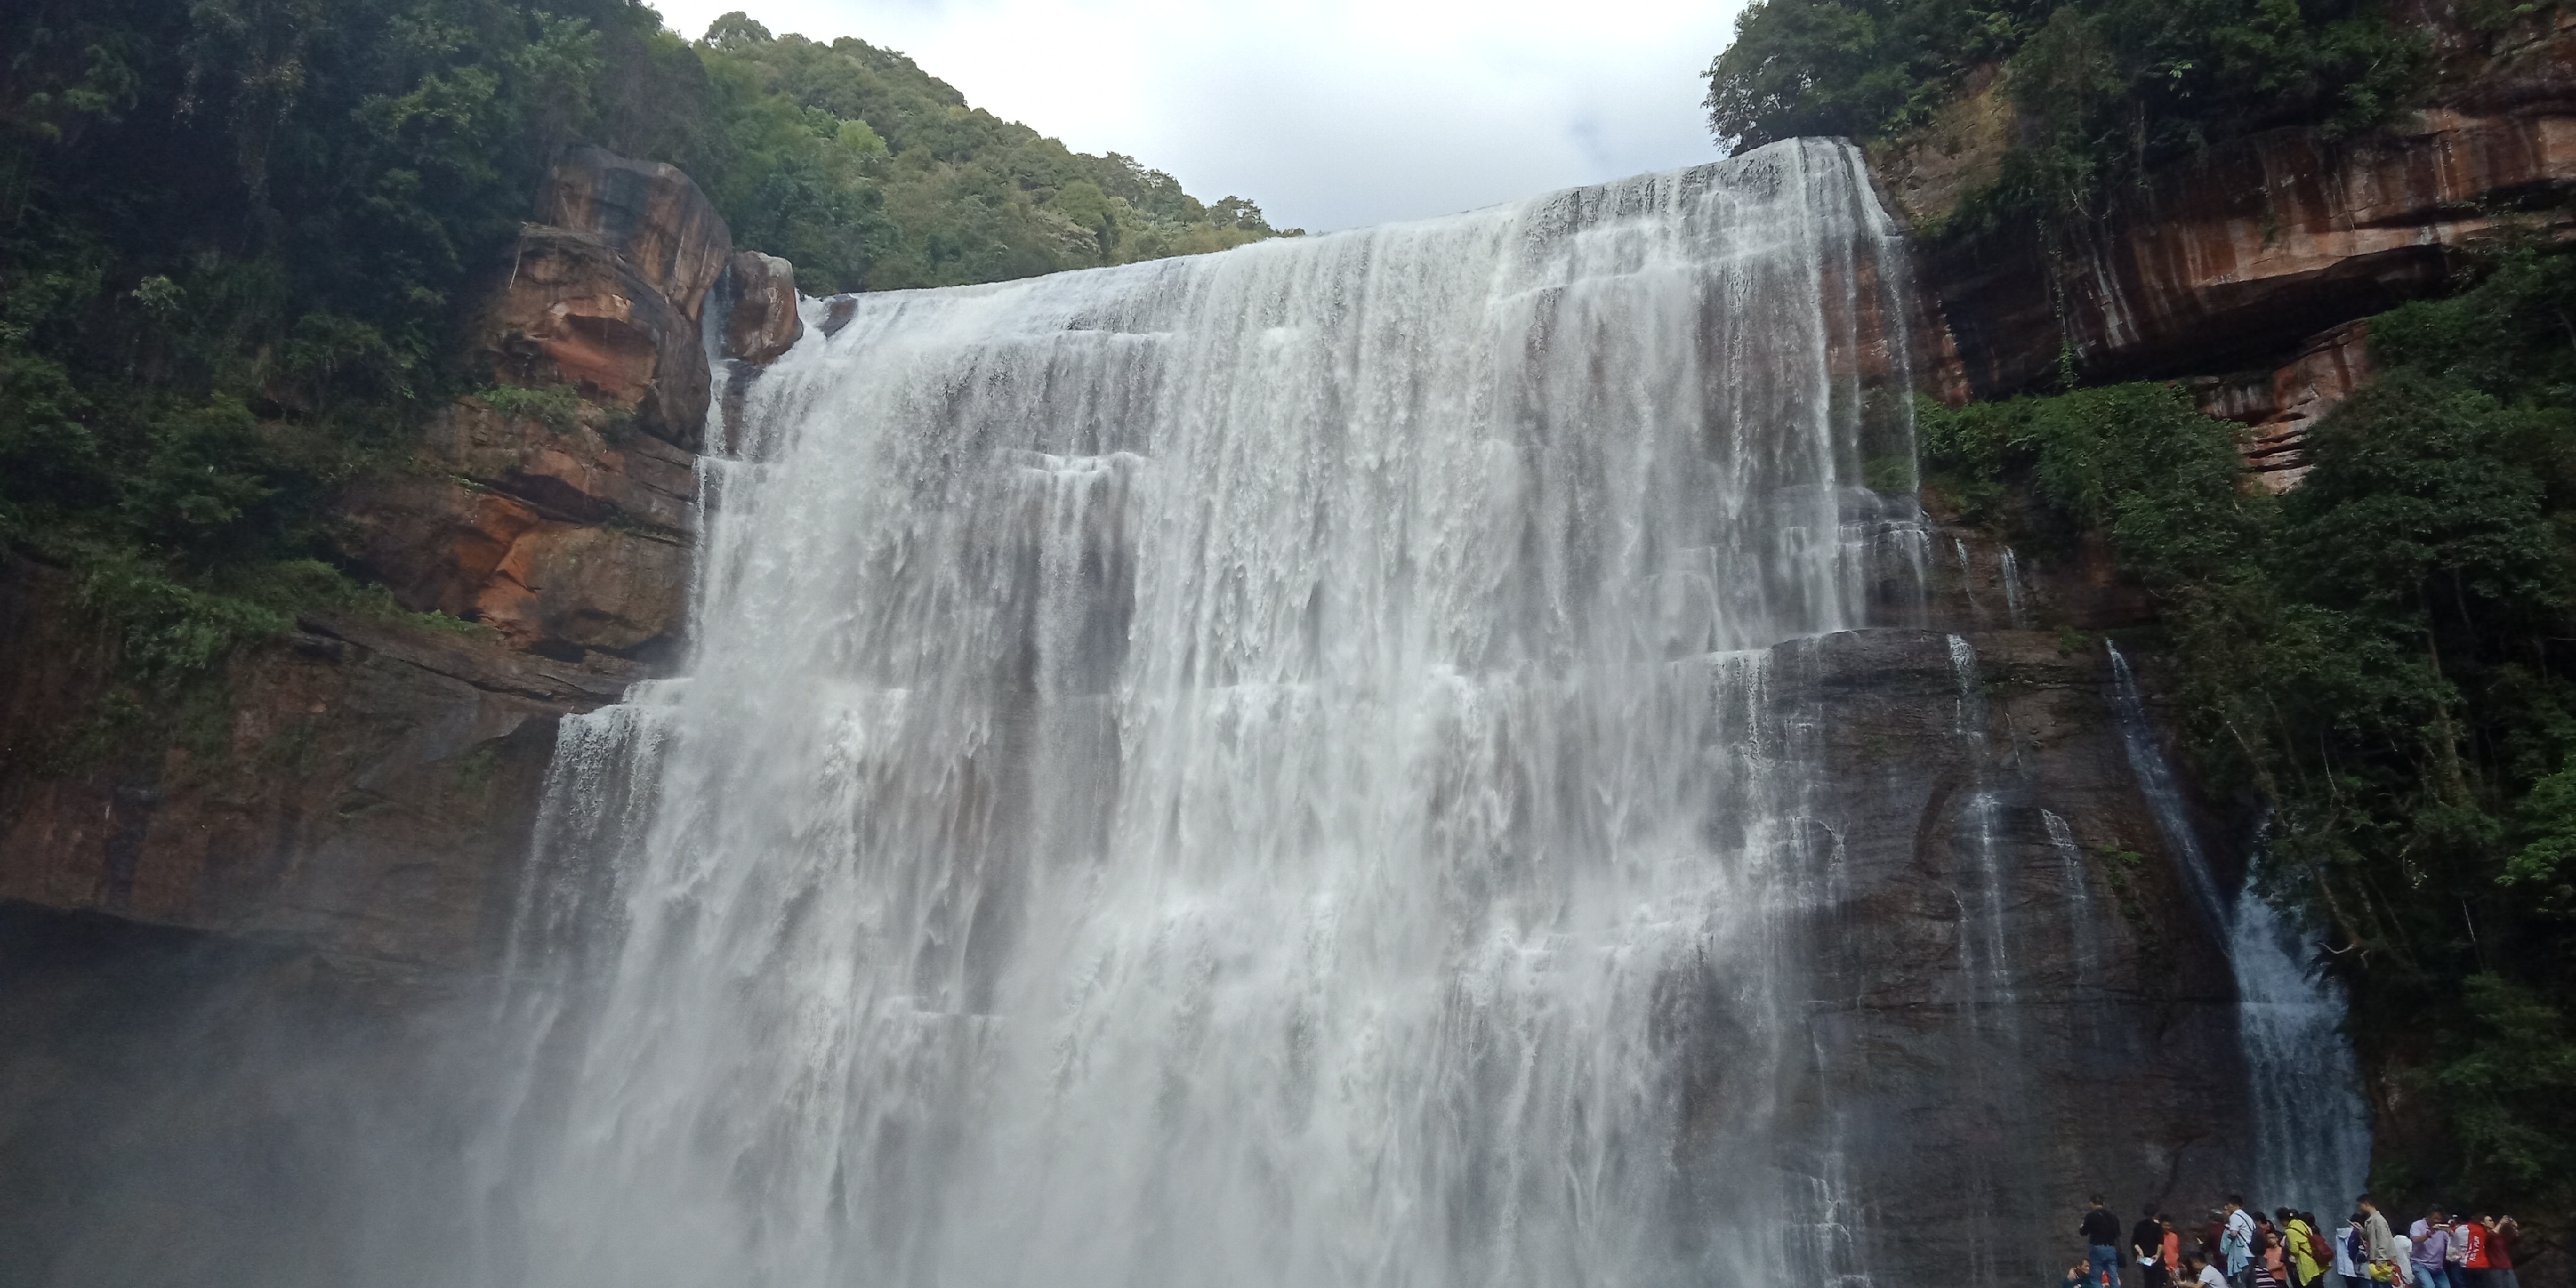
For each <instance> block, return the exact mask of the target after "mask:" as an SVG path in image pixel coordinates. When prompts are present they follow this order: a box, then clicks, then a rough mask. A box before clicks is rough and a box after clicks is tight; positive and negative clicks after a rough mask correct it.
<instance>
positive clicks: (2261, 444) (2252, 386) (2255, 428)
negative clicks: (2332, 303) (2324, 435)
mask: <svg viewBox="0 0 2576 1288" xmlns="http://www.w3.org/2000/svg"><path fill="white" fill-rule="evenodd" d="M2371 374H2372V370H2371V365H2370V323H2369V321H2368V320H2367V319H2364V320H2362V321H2357V322H2347V323H2345V324H2344V325H2342V326H2339V327H2336V328H2334V329H2333V330H2331V331H2328V332H2326V333H2325V334H2323V335H2320V336H2317V337H2315V338H2313V339H2311V340H2309V341H2308V343H2307V344H2306V345H2305V346H2304V347H2302V348H2301V350H2300V351H2299V356H2298V357H2296V358H2293V359H2291V360H2290V361H2289V363H2287V364H2286V365H2284V366H2281V367H2279V368H2277V369H2275V370H2272V371H2268V372H2262V371H2258V372H2252V373H2249V374H2246V375H2240V376H2217V377H2205V378H2202V379H2199V380H2194V381H2191V382H2190V383H2189V388H2190V389H2191V393H2192V399H2193V401H2194V402H2196V403H2198V404H2199V406H2200V409H2201V410H2202V411H2204V412H2207V413H2209V414H2210V415H2212V416H2217V417H2219V418H2221V419H2224V420H2233V421H2237V422H2240V423H2242V424H2244V425H2245V426H2246V427H2247V428H2248V431H2249V432H2248V433H2247V434H2246V436H2245V439H2244V441H2243V443H2242V444H2241V447H2242V450H2243V451H2244V453H2245V463H2246V466H2247V468H2248V469H2250V470H2252V471H2253V476H2254V481H2255V483H2256V484H2257V485H2258V486H2260V487H2262V488H2264V489H2265V490H2267V491H2271V492H2286V491H2288V490H2290V489H2291V488H2294V487H2296V486H2298V484H2299V480H2300V479H2303V478H2306V477H2307V474H2308V468H2309V467H2308V465H2307V464H2306V458H2305V454H2304V453H2305V449H2306V446H2307V441H2308V431H2309V430H2310V429H2311V428H2314V427H2315V425H2316V423H2317V422H2318V421H2320V420H2323V419H2325V415H2326V413H2327V412H2330V411H2333V410H2334V409H2335V408H2336V407H2337V406H2338V405H2340V404H2341V403H2342V402H2343V400H2344V399H2345V398H2348V397H2350V396H2351V395H2352V391H2353V390H2355V389H2358V388H2360V387H2361V386H2363V385H2365V384H2368V383H2369V382H2370V378H2371Z"/></svg>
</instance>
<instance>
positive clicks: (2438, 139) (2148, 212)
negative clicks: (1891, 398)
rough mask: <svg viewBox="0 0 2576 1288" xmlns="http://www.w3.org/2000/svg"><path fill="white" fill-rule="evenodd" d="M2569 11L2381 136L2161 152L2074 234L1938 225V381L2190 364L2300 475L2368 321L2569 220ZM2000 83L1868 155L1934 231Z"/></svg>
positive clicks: (1968, 392)
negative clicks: (1941, 374)
mask: <svg viewBox="0 0 2576 1288" xmlns="http://www.w3.org/2000/svg"><path fill="white" fill-rule="evenodd" d="M2557 21H2558V24H2559V25H2558V26H2557V28H2556V29H2555V30H2552V31H2549V32H2546V33H2543V34H2540V35H2538V36H2536V37H2534V38H2532V39H2530V40H2528V41H2526V42H2525V43H2523V44H2520V45H2517V46H2513V47H2510V48H2507V49H2505V50H2504V51H2502V52H2501V53H2499V54H2497V55H2495V56H2493V57H2492V58H2489V59H2485V60H2482V61H2481V62H2480V63H2479V64H2478V65H2477V66H2476V67H2475V68H2474V69H2473V70H2472V71H2470V72H2467V73H2463V74H2461V75H2460V76H2459V77H2458V78H2457V79H2456V80H2455V81H2454V82H2453V87H2452V88H2451V89H2450V90H2449V91H2447V92H2446V93H2445V94H2444V95H2443V96H2442V97H2441V98H2440V99H2439V100H2438V101H2437V102H2435V103H2434V104H2433V105H2432V106H2431V107H2429V108H2427V109H2426V110H2424V111H2421V112H2418V113H2415V114H2414V115H2413V116H2411V117H2410V118H2408V119H2407V120H2405V121H2402V122H2400V123H2399V124H2397V125H2396V126H2394V127H2392V128H2390V129H2388V130H2385V131H2382V132H2381V133H2379V134H2376V135H2373V136H2370V137H2366V138H2356V139H2349V140H2342V141H2336V140H2331V139H2328V138H2325V137H2323V136H2321V135H2320V134H2318V133H2317V132H2316V131H2313V130H2308V129H2282V130H2274V131H2270V132H2267V133H2262V134H2257V135H2253V136H2250V137H2247V138H2243V139H2239V140H2236V141H2233V142H2231V143H2227V144H2223V145H2221V146H2219V147H2216V148H2213V149H2211V150H2210V152H2209V154H2208V155H2207V156H2206V157H2203V158H2201V159H2199V160H2196V161H2188V162H2181V163H2177V164H2174V165H2171V166H2168V167H2166V168H2165V169H2163V170H2161V171H2159V172H2157V173H2155V174H2154V175H2152V176H2151V177H2150V178H2149V180H2148V183H2147V186H2146V188H2145V189H2144V190H2143V191H2141V192H2139V193H2137V194H2136V195H2135V196H2134V197H2133V198H2132V199H2130V200H2128V201H2126V202H2125V203H2123V205H2122V206H2121V208H2120V209H2119V210H2118V211H2117V213H2115V214H2114V215H2113V216H2112V217H2110V218H2109V219H2108V220H2106V221H2105V222H2103V223H2102V224H2101V225H2099V226H2096V227H2092V228H2089V229H2086V230H2084V232H2083V233H2082V235H2080V236H2078V237H2076V238H2073V239H2072V241H2071V243H2070V244H2068V245H2061V246H2050V245H2046V244H2043V243H2042V242H2041V241H2040V240H2039V239H2038V238H2036V237H2035V236H2033V235H2032V234H2031V233H2030V232H2029V230H2027V229H2022V228H2009V229H2002V230H1997V231H1993V232H1987V233H1981V234H1977V235H1972V236H1944V237H1935V238H1933V239H1931V240H1930V241H1929V242H1928V243H1927V244H1926V245H1925V246H1924V247H1923V248H1922V250H1921V253H1920V255H1919V263H1918V269H1917V271H1918V272H1919V273H1920V275H1921V277H1922V280H1923V283H1924V286H1925V289H1926V293H1927V295H1928V296H1929V297H1930V302H1931V311H1932V313H1933V315H1934V319H1935V324H1934V329H1935V336H1934V341H1933V343H1934V346H1935V349H1936V351H1937V352H1938V356H1939V358H1940V360H1941V364H1942V366H1943V368H1944V369H1945V379H1944V381H1943V382H1942V383H1943V386H1944V389H1945V394H1946V396H1948V397H1950V398H1953V399H1960V398H1967V397H1976V398H1996V397H2005V396H2009V395H2012V394H2015V393H2021V392H2025V391H2028V390H2032V389H2035V388H2048V387H2052V385H2053V382H2054V380H2055V378H2056V374H2057V369H2058V365H2059V363H2060V361H2061V355H2064V356H2071V357H2072V359H2073V360H2074V362H2075V365H2076V366H2077V368H2078V369H2079V370H2080V371H2081V372H2082V373H2083V375H2084V376H2085V378H2087V379H2088V380H2113V379H2159V380H2162V379H2183V380H2186V381H2188V382H2189V383H2191V384H2192V385H2193V387H2194V388H2195V390H2196V391H2197V392H2198V393H2199V395H2200V397H2201V401H2202V405H2203V407H2204V408H2205V409H2206V410H2209V411H2210V412H2212V413H2213V414H2216V415H2221V416H2226V417H2229V418H2232V419H2238V420H2242V421H2244V422H2245V423H2247V424H2248V425H2251V426H2255V427H2256V428H2257V430H2258V432H2257V434H2256V435H2255V436H2254V441H2253V443H2252V445H2251V446H2250V447H2249V455H2250V456H2251V457H2252V458H2253V460H2254V462H2255V464H2256V465H2257V467H2258V468H2259V469H2260V470H2261V471H2262V473H2263V475H2264V478H2265V480H2266V481H2267V482H2268V483H2270V484H2271V485H2272V486H2275V487H2281V486H2288V485H2290V484H2292V483H2294V482H2295V481H2296V479H2297V477H2298V475H2299V473H2300V470H2299V467H2298V465H2297V460H2296V446H2297V441H2298V438H2299V436H2300V435H2301V434H2303V433H2304V432H2305V429H2306V426H2307V425H2308V424H2309V423H2311V422H2313V421H2314V420H2315V419H2316V418H2317V417H2318V416H2320V415H2322V414H2323V413H2324V411H2325V410H2327V409H2328V408H2330V407H2331V406H2332V405H2333V403H2334V402H2335V401H2337V400H2339V399H2340V398H2341V396H2342V394H2343V393H2345V392H2348V391H2349V389H2350V388H2351V387H2352V384H2353V382H2354V381H2356V380H2358V379H2366V378H2367V374H2368V358H2367V337H2366V335H2365V334H2363V333H2362V332H2361V331H2359V330H2358V329H2355V328H2354V327H2353V326H2352V324H2353V323H2354V322H2356V321H2357V320H2358V319H2361V318H2364V317H2367V316H2369V315H2371V314H2374V313H2378V312H2382V311H2385V310H2386V309H2388V308H2390V307H2392V306H2394V305H2396V304H2398V303H2401V302H2403V301H2405V300H2408V299H2412V298H2417V297H2421V296H2425V295H2431V294H2435V293H2437V292H2439V291H2441V290H2443V289H2445V288H2446V287H2447V286H2448V285H2449V283H2450V282H2451V281H2452V280H2453V278H2454V275H2455V274H2456V273H2457V272H2458V271H2459V270H2460V269H2461V268H2462V267H2463V266H2464V261H2463V260H2462V258H2461V254H2460V252H2461V251H2462V250H2463V249H2464V248H2468V247H2474V246H2476V245H2478V244H2480V243H2482V242H2485V241H2488V240H2490V239H2492V238H2494V237H2496V236H2497V235H2499V233H2501V232H2502V231H2503V230H2504V229H2505V227H2506V225H2507V224H2508V222H2510V223H2511V224H2513V225H2515V226H2516V227H2518V228H2520V229H2523V230H2525V231H2526V232H2527V234H2529V235H2538V236H2543V237H2549V238H2564V237H2566V236H2569V235H2570V234H2571V233H2576V224H2571V223H2570V222H2569V220H2568V218H2567V216H2566V214H2565V212H2564V211H2563V210H2562V209H2558V208H2557V207H2556V206H2555V205H2552V204H2544V203H2546V202H2548V201H2549V199H2551V198H2555V197H2563V196H2564V195H2565V194H2566V193H2567V192H2568V191H2569V190H2570V188H2571V187H2576V17H2570V16H2567V15H2561V16H2560V17H2559V18H2558V20H2557ZM1994 97H1995V96H1994V93H1993V91H1992V90H1991V89H1987V90H1984V91H1983V92H1981V93H1979V94H1977V95H1973V96H1972V97H1971V98H1969V99H1968V100H1966V101H1965V102H1964V103H1962V104H1961V105H1958V106H1955V107H1953V108H1952V109H1950V110H1949V111H1948V112H1946V113H1944V114H1943V115H1942V117H1941V118H1940V120H1939V121H1936V123H1935V125H1934V126H1933V127H1932V128H1931V129H1929V130H1927V131H1925V132H1924V134H1923V135H1922V136H1921V137H1919V138H1918V139H1916V140H1914V141H1912V142H1911V144H1910V145H1909V146H1906V147H1900V148H1889V149H1883V150H1881V151H1880V152H1879V153H1878V154H1877V155H1875V156H1874V157H1873V162H1874V165H1875V168H1876V170H1877V172H1878V175H1879V178H1880V182H1881V185H1882V189H1883V191H1884V192H1885V194H1886V196H1887V198H1888V200H1889V203H1890V205H1891V206H1892V207H1894V208H1896V209H1897V210H1898V211H1899V212H1900V213H1901V214H1902V215H1903V216H1905V217H1906V218H1908V219H1910V220H1912V221H1913V222H1915V223H1916V224H1917V225H1918V226H1935V225H1938V224H1939V223H1940V221H1942V220H1944V219H1946V218H1947V217H1948V216H1949V215H1950V213H1951V212H1952V211H1954V210H1955V209H1956V208H1957V205H1958V202H1959V199H1960V198H1961V196H1962V195H1963V194H1964V192H1965V191H1966V190H1967V189H1968V188H1969V187H1972V186H1974V182H1975V181H1976V180H1977V179H1978V178H1979V177H1980V176H1985V177H1991V174H1992V173H1993V171H1994V169H1995V163H1996V161H1997V160H1998V159H1999V157H2000V153H2001V149H2002V148H2003V147H2004V146H2005V145H2006V144H2007V143H2008V141H2009V139H2010V137H2011V130H2012V126H2011V121H2010V116H2009V111H2008V109H2005V108H2001V107H1999V106H1998V105H1996V104H1995V102H1994V101H1993V100H1994ZM2526 209H2527V210H2529V211H2530V213H2525V214H2517V213H2514V212H2516V211H2518V210H2526Z"/></svg>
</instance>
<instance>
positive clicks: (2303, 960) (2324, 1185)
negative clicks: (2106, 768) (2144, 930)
mask: <svg viewBox="0 0 2576 1288" xmlns="http://www.w3.org/2000/svg"><path fill="white" fill-rule="evenodd" d="M2108 647H2109V649H2110V653H2111V675H2112V684H2113V695H2112V696H2113V701H2114V704H2115V708H2116V710H2117V713H2118V716H2119V721H2120V737H2121V740H2122V743H2123V745H2124V747H2125V749H2126V750H2127V752H2128V757H2129V765H2130V768H2131V769H2132V770H2133V771H2134V772H2135V773H2136V774H2137V777H2138V783H2139V786H2140V788H2141V789H2142V790H2143V791H2144V792H2145V795H2146V797H2147V804H2148V806H2149V808H2150V809H2151V810H2152V812H2153V813H2154V815H2155V819H2156V827H2157V830H2158V831H2160V832H2161V833H2162V834H2163V835H2164V838H2165V844H2166V846H2167V847H2168V848H2169V849H2170V850H2171V851H2172V852H2173V854H2174V856H2175V858H2176V859H2177V860H2179V862H2180V863H2181V866H2182V869H2183V877H2184V880H2185V881H2186V882H2187V883H2188V884H2189V885H2190V887H2191V890H2192V894H2193V898H2194V900H2195V902H2196V903H2197V904H2198V905H2199V906H2200V909H2201V911H2202V913H2203V915H2205V916H2207V917H2209V918H2210V919H2211V922H2212V924H2213V926H2215V927H2217V928H2218V929H2220V930H2221V931H2223V933H2224V942H2225V943H2226V945H2227V959H2228V964H2229V966H2230V967H2231V968H2232V969H2233V970H2234V972H2235V976H2236V994H2237V1026H2238V1033H2239V1042H2240V1044H2241V1045H2242V1047H2243V1049H2244V1053H2245V1065H2246V1077H2247V1079H2248V1080H2249V1081H2250V1082H2251V1084H2252V1086H2251V1088H2250V1090H2251V1092H2252V1095H2251V1096H2250V1097H2249V1106H2250V1110H2251V1113H2252V1115H2253V1127H2254V1138H2253V1139H2252V1140H2251V1141H2247V1142H2244V1144H2243V1147H2242V1150H2241V1157H2242V1159H2243V1162H2244V1165H2245V1176H2246V1184H2247V1186H2248V1189H2247V1192H2246V1198H2247V1201H2248V1202H2250V1203H2253V1204H2254V1205H2256V1206H2257V1207H2259V1208H2261V1209H2263V1210H2264V1211H2267V1212H2268V1211H2270V1210H2271V1209H2272V1208H2275V1207H2281V1206H2288V1207H2290V1208H2292V1209H2294V1210H2297V1211H2303V1212H2315V1213H2316V1214H2318V1216H2320V1217H2322V1218H2325V1219H2327V1220H2333V1219H2334V1218H2333V1216H2332V1215H2331V1214H2332V1213H2335V1212H2337V1211H2339V1210H2342V1209H2345V1208H2347V1207H2348V1206H2349V1205H2350V1204H2351V1202H2352V1199H2353V1197H2354V1196H2355V1195H2358V1194H2360V1193H2361V1192H2362V1189H2363V1187H2364V1185H2365V1184H2366V1183H2367V1181H2368V1179H2369V1172H2370V1110H2369V1106H2368V1104H2367V1103H2366V1102H2365V1101H2364V1100H2363V1099H2362V1094H2361V1073H2360V1067H2359V1065H2358V1064H2357V1063H2356V1062H2355V1060H2354V1057H2353V1051H2352V1043H2351V1041H2350V1039H2348V1038H2347V1037H2345V1035H2344V1033H2343V1019H2344V997H2343V991H2342V989H2341V988H2339V987H2338V986H2337V985H2336V984H2335V982H2334V981H2333V980H2331V979H2329V978H2327V977H2326V976H2324V975H2323V974H2321V973H2319V972H2317V971H2315V970H2313V969H2312V968H2311V967H2310V966H2309V961H2310V960H2311V959H2312V958H2314V957H2315V956H2316V952H2317V945H2316V943H2315V941H2314V940H2313V939H2312V938H2310V937H2309V936H2306V935H2303V934H2301V933H2299V931H2298V930H2297V929H2296V928H2295V927H2293V926H2292V925H2290V924H2289V923H2288V922H2287V921H2285V920H2284V919H2283V918H2282V916H2281V914H2280V911H2279V910H2278V909H2276V908H2274V907H2273V906H2272V905H2271V903H2270V901H2268V900H2266V899H2265V898H2264V897H2263V894H2262V891H2261V890H2259V889H2258V888H2256V885H2255V882H2254V880H2253V878H2252V875H2251V874H2248V876H2247V878H2246V880H2245V882H2244V884H2243V885H2242V887H2241V888H2240V889H2239V890H2238V891H2237V895H2236V898H2235V900H2234V902H2233V903H2228V902H2225V901H2224V900H2223V899H2222V897H2221V895H2220V894H2219V885H2218V880H2217V877H2216V875H2215V874H2214V873H2212V872H2211V870H2210V865H2209V854H2208V851H2207V850H2205V849H2204V848H2203V847H2202V846H2201V843H2200V836H2199V831H2198V829H2197V828H2195V827H2194V826H2193V825H2192V821H2191V817H2190V814H2189V812H2188V811H2187V810H2186V809H2185V808H2184V806H2183V799H2182V792H2181V789H2180V787H2179V785H2178V784H2177V782H2176V780H2175V776H2174V772H2173V767H2172V765H2171V764H2170V763H2169V762H2167V761H2166V759H2165V754H2164V749H2163V747H2162V746H2160V745H2159V744H2158V743H2157V741H2156V737H2155V732H2154V730H2153V728H2152V727H2151V726H2150V725H2149V724H2148V722H2147V716H2146V703H2145V700H2144V698H2143V696H2142V695H2141V694H2140V693H2139V691H2138V681H2137V676H2136V675H2135V674H2134V673H2133V672H2132V671H2130V669H2129V660H2128V659H2127V658H2125V657H2123V656H2121V655H2120V649H2119V646H2118V645H2116V644H2114V645H2109V646H2108Z"/></svg>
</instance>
